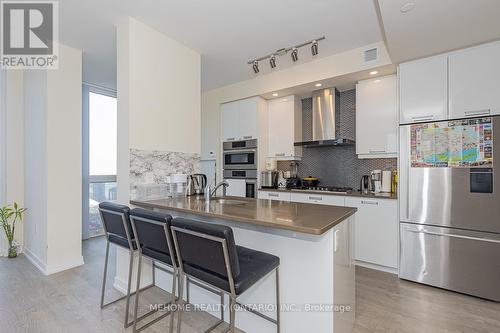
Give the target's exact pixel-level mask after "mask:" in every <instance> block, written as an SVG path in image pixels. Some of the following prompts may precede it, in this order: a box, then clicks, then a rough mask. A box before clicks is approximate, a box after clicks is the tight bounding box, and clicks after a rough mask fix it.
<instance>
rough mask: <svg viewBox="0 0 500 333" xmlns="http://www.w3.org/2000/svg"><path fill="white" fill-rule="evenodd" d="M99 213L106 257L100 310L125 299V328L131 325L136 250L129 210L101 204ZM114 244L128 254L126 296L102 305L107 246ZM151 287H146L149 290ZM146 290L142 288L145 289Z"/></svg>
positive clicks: (114, 204) (106, 266)
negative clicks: (131, 298) (131, 289)
mask: <svg viewBox="0 0 500 333" xmlns="http://www.w3.org/2000/svg"><path fill="white" fill-rule="evenodd" d="M99 213H100V214H101V220H102V225H103V227H104V233H105V235H106V257H105V260H104V274H103V279H102V291H101V309H103V308H104V307H106V306H108V305H111V304H114V303H116V302H118V301H121V300H122V299H124V298H125V299H126V300H127V302H126V305H125V323H124V327H125V328H127V327H129V326H131V325H132V324H133V322H131V323H129V322H128V317H129V309H130V296H131V295H133V294H135V292H133V293H131V292H130V288H131V285H132V268H133V266H134V254H135V252H136V250H137V245H136V242H135V240H134V234H133V230H132V225H131V224H130V208H129V207H127V206H125V205H120V204H116V203H113V202H101V203H100V204H99ZM110 244H114V245H115V246H118V247H121V248H124V249H126V250H127V251H128V252H129V258H130V259H129V269H128V284H127V294H126V295H125V296H123V297H120V298H118V299H116V300H114V301H111V302H109V303H106V304H105V303H104V296H105V291H106V277H107V272H108V261H109V245H110ZM152 286H153V285H150V286H147V287H146V288H150V287H152ZM146 288H143V290H144V289H146Z"/></svg>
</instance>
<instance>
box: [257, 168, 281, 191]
mask: <svg viewBox="0 0 500 333" xmlns="http://www.w3.org/2000/svg"><path fill="white" fill-rule="evenodd" d="M260 186H261V187H262V188H277V187H278V171H262V172H261V174H260Z"/></svg>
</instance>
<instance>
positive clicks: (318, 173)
mask: <svg viewBox="0 0 500 333" xmlns="http://www.w3.org/2000/svg"><path fill="white" fill-rule="evenodd" d="M340 114H341V117H340V122H341V125H340V131H341V132H342V133H341V135H342V136H343V137H349V138H355V137H356V90H355V89H353V90H348V91H344V92H341V93H340ZM311 121H312V98H305V99H303V100H302V124H303V137H304V141H307V140H310V139H311V138H312V122H311ZM289 168H290V162H285V161H283V162H278V169H279V170H289ZM396 168H397V159H396V158H380V159H358V156H357V155H356V147H355V146H354V145H352V146H337V147H316V148H304V150H303V154H302V160H301V161H299V162H298V171H299V176H300V177H306V176H313V177H318V178H319V179H320V185H330V186H348V187H352V188H353V189H355V190H357V189H359V183H360V179H361V176H363V175H367V174H369V172H370V171H371V170H374V169H381V170H392V169H396Z"/></svg>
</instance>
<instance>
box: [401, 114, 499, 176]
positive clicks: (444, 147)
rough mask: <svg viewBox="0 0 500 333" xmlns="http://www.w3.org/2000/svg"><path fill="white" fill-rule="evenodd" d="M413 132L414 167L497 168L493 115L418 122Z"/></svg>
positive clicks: (411, 140)
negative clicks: (494, 152) (494, 166)
mask: <svg viewBox="0 0 500 333" xmlns="http://www.w3.org/2000/svg"><path fill="white" fill-rule="evenodd" d="M410 133H411V134H410V145H411V148H410V149H411V166H412V167H414V168H419V167H431V168H432V167H434V168H435V167H451V168H473V167H483V168H488V167H493V123H492V119H491V118H489V117H488V118H477V119H464V120H452V121H441V122H435V123H426V124H415V125H411V129H410Z"/></svg>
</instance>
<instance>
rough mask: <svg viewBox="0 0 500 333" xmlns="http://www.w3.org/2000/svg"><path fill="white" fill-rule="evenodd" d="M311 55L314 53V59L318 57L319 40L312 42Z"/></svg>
mask: <svg viewBox="0 0 500 333" xmlns="http://www.w3.org/2000/svg"><path fill="white" fill-rule="evenodd" d="M311 53H312V55H313V57H314V56H315V55H318V41H317V40H313V41H312V45H311Z"/></svg>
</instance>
